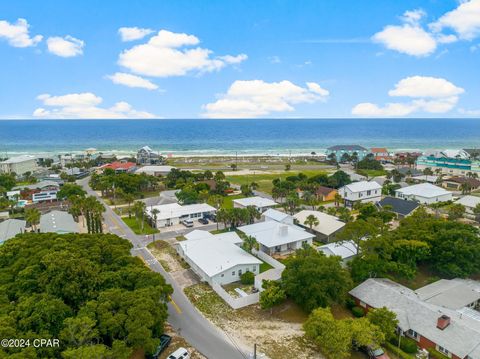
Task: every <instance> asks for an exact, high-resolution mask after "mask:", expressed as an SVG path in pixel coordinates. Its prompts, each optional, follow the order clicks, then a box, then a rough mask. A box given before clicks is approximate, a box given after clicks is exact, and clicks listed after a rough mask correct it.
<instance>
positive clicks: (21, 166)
mask: <svg viewBox="0 0 480 359" xmlns="http://www.w3.org/2000/svg"><path fill="white" fill-rule="evenodd" d="M37 169H38V165H37V159H36V158H35V157H34V156H30V155H22V156H16V157H11V158H9V159H8V160H5V161H3V162H0V173H15V174H16V175H17V176H23V175H24V174H25V173H27V172H35V171H36V170H37Z"/></svg>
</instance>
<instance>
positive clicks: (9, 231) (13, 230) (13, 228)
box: [0, 219, 27, 244]
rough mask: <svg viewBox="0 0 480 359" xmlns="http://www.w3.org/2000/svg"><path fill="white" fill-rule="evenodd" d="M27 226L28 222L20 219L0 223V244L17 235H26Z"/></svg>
mask: <svg viewBox="0 0 480 359" xmlns="http://www.w3.org/2000/svg"><path fill="white" fill-rule="evenodd" d="M26 226H27V222H26V221H24V220H20V219H7V220H6V221H3V222H0V244H2V243H3V242H5V241H6V240H8V239H10V238H13V237H15V236H16V235H17V234H20V233H25V227H26Z"/></svg>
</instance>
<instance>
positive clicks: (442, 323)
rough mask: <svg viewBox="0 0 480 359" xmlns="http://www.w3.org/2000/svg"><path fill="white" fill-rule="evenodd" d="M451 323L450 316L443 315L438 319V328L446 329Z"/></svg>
mask: <svg viewBox="0 0 480 359" xmlns="http://www.w3.org/2000/svg"><path fill="white" fill-rule="evenodd" d="M449 325H450V317H449V316H447V315H445V314H444V315H442V316H441V317H439V318H438V319H437V328H438V329H440V330H444V329H445V328H446V327H448V326H449Z"/></svg>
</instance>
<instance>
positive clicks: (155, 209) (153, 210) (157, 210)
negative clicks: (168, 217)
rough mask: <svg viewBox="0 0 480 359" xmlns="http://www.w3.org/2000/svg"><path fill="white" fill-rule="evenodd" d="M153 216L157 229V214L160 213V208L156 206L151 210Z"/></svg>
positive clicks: (154, 226) (154, 225)
mask: <svg viewBox="0 0 480 359" xmlns="http://www.w3.org/2000/svg"><path fill="white" fill-rule="evenodd" d="M151 213H152V217H153V228H155V229H157V215H158V214H159V213H160V210H159V209H158V208H154V209H152V211H151ZM153 243H155V232H154V233H153Z"/></svg>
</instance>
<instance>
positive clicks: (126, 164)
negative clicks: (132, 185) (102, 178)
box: [100, 161, 136, 170]
mask: <svg viewBox="0 0 480 359" xmlns="http://www.w3.org/2000/svg"><path fill="white" fill-rule="evenodd" d="M135 166H136V163H133V162H122V161H115V162H112V163H107V164H104V165H103V166H100V168H101V169H105V168H111V169H112V170H119V169H122V170H128V169H130V168H132V167H135Z"/></svg>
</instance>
